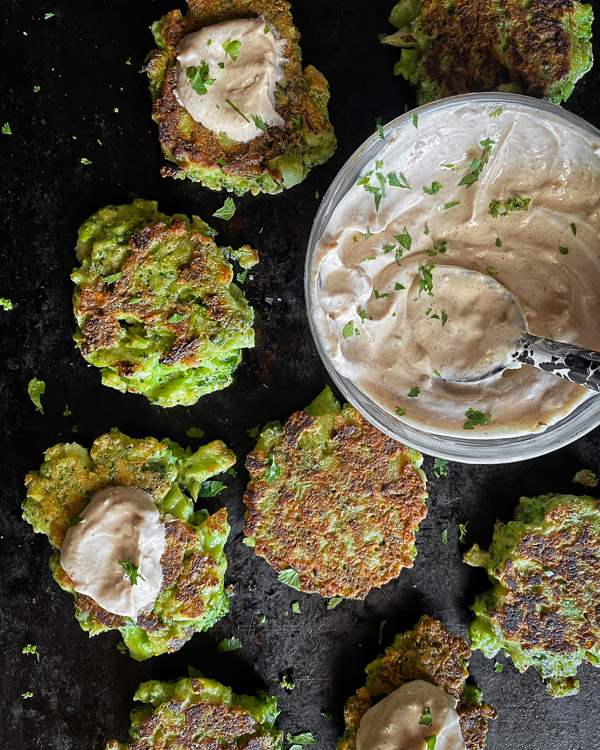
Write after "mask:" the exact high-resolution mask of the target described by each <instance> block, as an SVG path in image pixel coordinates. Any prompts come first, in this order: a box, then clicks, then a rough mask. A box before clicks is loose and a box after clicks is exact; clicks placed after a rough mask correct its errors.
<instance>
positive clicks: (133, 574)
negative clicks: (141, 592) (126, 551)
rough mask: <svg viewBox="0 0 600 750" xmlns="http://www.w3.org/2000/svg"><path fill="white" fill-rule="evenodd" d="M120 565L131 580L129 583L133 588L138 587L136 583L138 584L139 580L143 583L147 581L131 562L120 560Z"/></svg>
mask: <svg viewBox="0 0 600 750" xmlns="http://www.w3.org/2000/svg"><path fill="white" fill-rule="evenodd" d="M119 565H120V566H121V567H122V568H123V570H124V571H125V575H126V576H127V577H128V578H129V583H130V584H131V585H132V586H135V585H136V583H137V582H138V578H139V579H140V580H142V581H145V580H146V579H145V578H144V576H143V575H142V574H141V573H140V571H139V568H138V566H137V565H134V564H133V563H131V562H126V561H125V560H119Z"/></svg>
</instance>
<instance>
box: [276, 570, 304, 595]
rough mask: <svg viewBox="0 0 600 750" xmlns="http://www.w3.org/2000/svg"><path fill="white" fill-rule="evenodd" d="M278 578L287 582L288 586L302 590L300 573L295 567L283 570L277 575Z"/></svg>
mask: <svg viewBox="0 0 600 750" xmlns="http://www.w3.org/2000/svg"><path fill="white" fill-rule="evenodd" d="M277 580H278V581H281V583H285V585H286V586H290V588H293V589H296V591H299V590H300V575H299V574H298V572H297V571H296V570H294V569H293V568H286V569H285V570H282V571H281V572H280V573H279V575H278V576H277Z"/></svg>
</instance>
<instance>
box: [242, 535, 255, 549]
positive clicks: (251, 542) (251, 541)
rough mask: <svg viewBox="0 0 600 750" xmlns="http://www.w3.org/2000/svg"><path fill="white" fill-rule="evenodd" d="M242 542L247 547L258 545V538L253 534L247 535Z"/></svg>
mask: <svg viewBox="0 0 600 750" xmlns="http://www.w3.org/2000/svg"><path fill="white" fill-rule="evenodd" d="M242 543H243V544H245V545H246V547H256V539H255V538H254V537H252V536H245V537H244V538H243V539H242Z"/></svg>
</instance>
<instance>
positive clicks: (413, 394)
mask: <svg viewBox="0 0 600 750" xmlns="http://www.w3.org/2000/svg"><path fill="white" fill-rule="evenodd" d="M420 393H421V389H420V388H419V386H418V385H416V386H415V387H414V388H412V389H411V390H410V391H409V392H408V397H409V398H416V397H417V396H418V395H419V394H420Z"/></svg>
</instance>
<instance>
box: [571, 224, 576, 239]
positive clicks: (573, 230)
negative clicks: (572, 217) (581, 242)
mask: <svg viewBox="0 0 600 750" xmlns="http://www.w3.org/2000/svg"><path fill="white" fill-rule="evenodd" d="M571 231H572V232H573V236H574V237H577V224H575V222H573V223H572V224H571Z"/></svg>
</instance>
